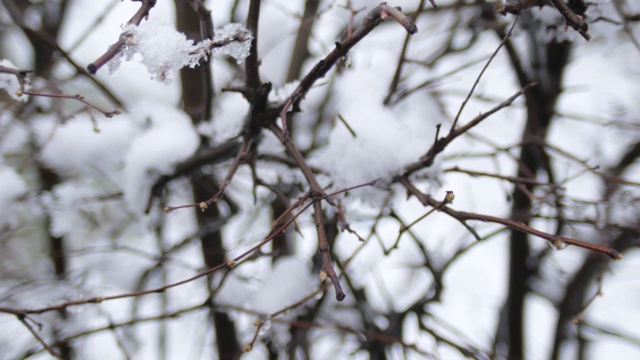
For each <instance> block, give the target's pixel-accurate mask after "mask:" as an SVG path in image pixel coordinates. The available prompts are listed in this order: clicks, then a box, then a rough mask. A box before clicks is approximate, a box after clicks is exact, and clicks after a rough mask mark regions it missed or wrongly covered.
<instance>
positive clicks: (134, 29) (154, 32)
mask: <svg viewBox="0 0 640 360" xmlns="http://www.w3.org/2000/svg"><path fill="white" fill-rule="evenodd" d="M121 37H123V38H124V39H125V45H124V46H123V48H122V49H121V51H120V53H119V54H118V55H116V56H114V57H113V58H112V59H111V60H110V61H109V62H108V63H107V66H108V67H109V73H111V74H113V73H115V72H116V71H117V70H118V68H119V67H120V63H121V61H122V59H124V60H126V61H129V60H132V59H133V58H134V56H135V54H140V56H141V57H142V59H141V62H142V64H143V65H144V66H145V67H146V68H147V70H148V71H149V73H150V74H151V76H152V78H153V79H156V80H158V81H162V82H164V83H170V82H171V80H170V77H169V76H170V74H171V73H173V72H176V71H178V70H180V69H181V68H183V67H186V66H188V67H191V68H194V67H196V66H198V65H199V64H200V61H203V60H206V58H207V56H208V55H209V54H210V53H211V52H212V51H220V52H222V53H223V54H226V55H229V56H231V57H233V58H234V59H236V61H237V62H238V63H239V64H241V63H243V62H244V59H245V58H246V57H247V56H248V55H249V51H250V49H251V40H252V39H253V36H252V35H251V32H250V31H249V30H247V29H245V28H244V27H243V26H242V25H240V24H227V25H226V26H225V27H223V28H222V29H219V30H216V32H215V35H214V38H213V39H205V40H203V41H201V42H199V43H197V44H194V43H193V40H189V39H187V37H186V36H185V35H184V34H182V33H180V32H178V31H176V30H175V29H174V28H173V26H172V25H171V24H168V23H165V22H163V21H160V20H156V19H150V20H149V21H147V22H145V23H144V24H142V25H140V26H135V25H126V26H125V28H124V31H123V32H122V35H121Z"/></svg>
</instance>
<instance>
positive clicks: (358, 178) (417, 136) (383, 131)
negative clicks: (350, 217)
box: [310, 47, 440, 196]
mask: <svg viewBox="0 0 640 360" xmlns="http://www.w3.org/2000/svg"><path fill="white" fill-rule="evenodd" d="M368 50H369V51H367V52H364V51H358V49H356V50H355V51H354V52H353V53H352V54H351V56H352V59H353V65H352V67H351V68H349V69H347V70H345V72H344V74H342V75H341V76H339V77H338V78H337V80H336V85H335V88H336V89H337V91H336V92H335V101H336V103H337V104H336V111H337V112H338V114H339V115H340V116H342V117H343V118H344V120H345V121H346V123H347V124H348V125H349V127H350V128H351V129H352V130H353V131H354V133H355V137H354V136H353V135H352V134H351V133H350V131H349V130H348V129H347V127H346V126H345V125H344V124H343V123H342V122H340V120H336V125H335V127H334V128H333V129H332V130H331V134H330V135H329V137H328V138H329V143H328V144H327V145H326V146H325V147H324V148H322V149H321V150H319V151H318V152H316V153H314V155H313V156H312V158H311V160H310V163H311V164H312V165H315V166H318V167H320V168H322V169H323V170H325V171H326V173H327V175H328V178H330V179H331V180H332V184H331V185H332V188H333V189H340V188H344V187H349V186H354V185H358V184H362V183H366V182H369V181H372V180H375V179H378V178H382V183H381V184H380V185H382V184H385V183H389V182H390V181H391V180H392V179H393V177H394V176H396V175H399V174H400V173H401V172H402V169H403V168H404V166H406V165H408V164H409V163H411V162H413V161H416V159H418V158H419V157H420V156H421V155H423V154H424V153H426V151H427V150H428V149H429V147H430V146H431V144H432V142H433V140H432V139H433V136H434V132H435V125H436V124H437V123H438V120H439V119H440V117H439V115H438V111H437V109H436V105H435V103H434V102H433V100H431V99H430V98H429V97H428V96H424V95H416V96H411V97H409V98H408V99H407V100H406V101H405V102H404V103H403V104H402V106H397V107H386V106H384V105H383V103H382V101H383V99H384V97H385V95H386V92H387V89H388V86H389V71H388V69H389V64H392V63H394V62H395V61H396V57H395V55H394V54H393V53H390V52H389V51H388V50H387V49H383V48H379V47H376V48H369V49H368ZM357 193H360V192H354V194H357ZM356 196H357V195H356Z"/></svg>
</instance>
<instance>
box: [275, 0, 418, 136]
mask: <svg viewBox="0 0 640 360" xmlns="http://www.w3.org/2000/svg"><path fill="white" fill-rule="evenodd" d="M389 17H391V18H393V19H394V20H396V21H398V22H399V23H400V24H401V25H402V26H403V27H404V28H405V29H406V30H407V31H408V32H409V33H411V34H414V33H416V32H417V31H418V28H417V27H416V26H415V24H413V21H411V19H410V18H409V17H407V16H406V15H404V14H403V13H402V12H400V11H399V10H398V9H396V8H393V7H390V6H389V5H387V3H385V2H383V3H381V4H380V5H378V6H376V7H375V8H373V10H371V11H370V12H369V13H368V14H367V16H365V18H364V20H363V21H362V25H361V26H360V27H359V28H358V29H357V30H356V31H354V32H353V34H351V36H348V37H347V38H346V39H344V40H342V41H336V43H335V45H336V47H335V48H334V49H333V50H332V51H331V52H330V53H329V54H328V55H327V56H325V58H324V59H323V60H320V61H319V62H318V63H317V64H316V66H314V67H313V69H311V71H310V72H309V73H308V74H307V75H306V76H305V77H304V78H303V79H302V80H301V81H300V84H299V85H298V87H297V88H296V89H295V90H294V91H293V93H292V94H291V96H289V98H288V99H287V101H286V102H285V105H284V107H283V108H282V112H281V113H280V117H281V119H282V124H283V125H282V131H284V132H285V133H286V132H287V128H286V126H287V125H286V124H287V114H288V113H289V114H290V113H293V112H298V111H300V101H301V100H302V99H303V98H304V97H305V96H306V94H307V92H309V89H311V87H312V86H313V84H315V82H316V81H317V80H318V79H321V78H323V77H324V76H325V75H326V74H327V72H328V71H329V70H330V69H331V68H332V67H333V66H334V65H335V64H336V62H338V60H339V59H340V58H342V57H343V56H345V55H347V53H348V52H349V50H351V48H352V47H354V46H355V45H356V44H357V43H358V42H360V40H362V39H363V38H364V37H365V36H367V34H369V33H370V32H371V31H372V30H373V29H375V28H376V26H378V25H379V24H380V23H381V22H382V21H384V20H386V19H388V18H389Z"/></svg>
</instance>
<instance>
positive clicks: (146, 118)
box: [123, 102, 200, 212]
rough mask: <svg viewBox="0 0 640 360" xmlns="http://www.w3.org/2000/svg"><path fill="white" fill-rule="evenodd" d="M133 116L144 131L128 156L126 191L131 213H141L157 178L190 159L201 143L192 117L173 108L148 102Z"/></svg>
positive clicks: (134, 142) (139, 107)
mask: <svg viewBox="0 0 640 360" xmlns="http://www.w3.org/2000/svg"><path fill="white" fill-rule="evenodd" d="M131 113H132V115H133V116H134V117H135V119H136V120H137V121H138V122H139V124H140V125H141V126H142V127H143V129H142V132H141V133H140V135H138V136H137V137H136V138H135V139H133V141H132V142H131V144H130V146H129V150H128V151H127V153H126V155H125V164H124V185H123V187H124V193H125V199H126V201H127V203H128V204H129V207H130V209H131V210H133V211H135V212H139V211H142V210H143V209H144V207H145V206H146V201H147V199H148V197H149V194H150V190H151V186H152V185H153V183H154V182H155V181H156V180H157V177H158V176H159V175H161V174H168V173H169V172H171V170H172V169H173V166H174V165H175V164H177V163H179V162H180V161H182V160H185V159H187V158H188V157H189V156H191V155H192V154H193V153H194V152H195V150H196V149H197V148H198V145H199V141H200V139H199V137H198V133H197V132H196V130H195V128H194V127H193V124H192V123H191V119H190V118H189V116H188V115H187V114H186V113H184V112H183V111H181V110H178V109H176V108H175V107H173V106H170V105H167V104H164V103H152V102H145V103H141V104H139V105H138V106H137V107H136V108H135V109H133V110H132V112H131Z"/></svg>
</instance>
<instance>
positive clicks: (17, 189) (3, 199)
mask: <svg viewBox="0 0 640 360" xmlns="http://www.w3.org/2000/svg"><path fill="white" fill-rule="evenodd" d="M0 184H2V190H1V191H0V208H2V209H5V210H7V212H9V210H8V209H10V208H11V202H12V201H13V200H14V199H16V198H17V197H19V196H21V195H23V194H24V193H25V192H26V191H27V184H26V182H25V181H24V179H23V178H22V177H21V176H20V175H19V174H18V173H17V172H16V171H15V170H14V169H13V168H10V167H7V166H4V165H2V164H0ZM0 220H1V219H0Z"/></svg>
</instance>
